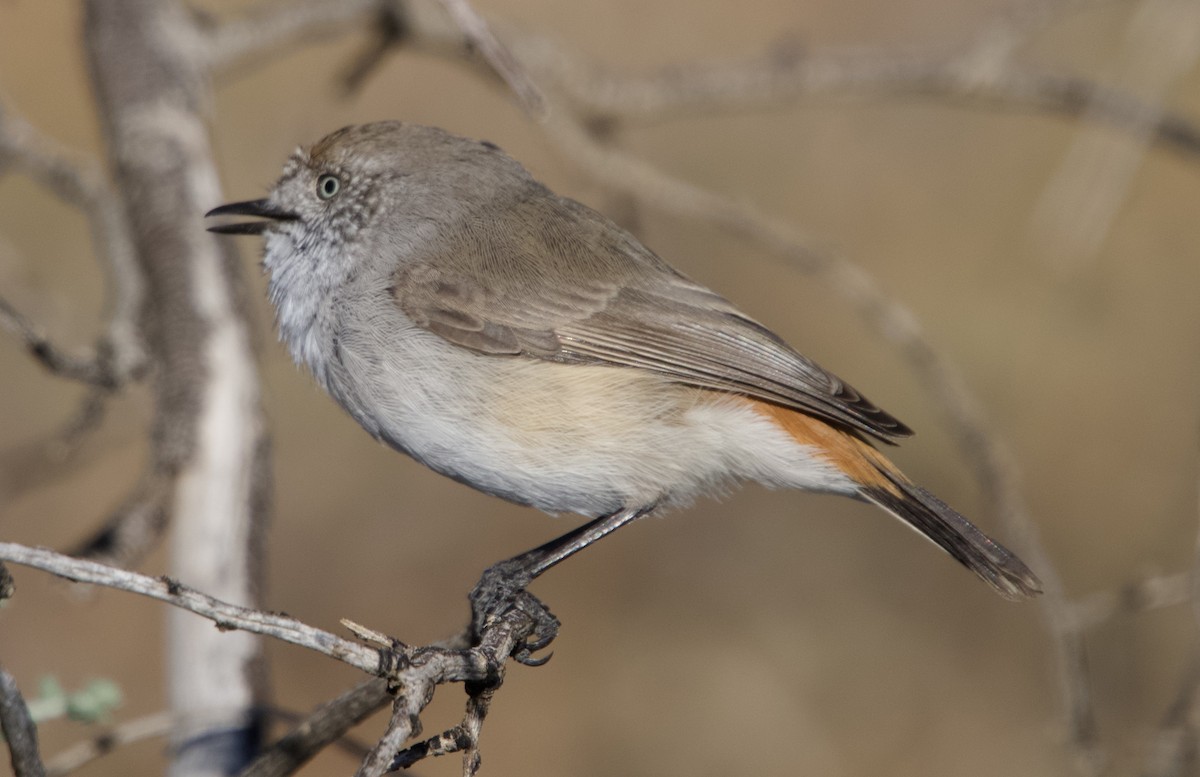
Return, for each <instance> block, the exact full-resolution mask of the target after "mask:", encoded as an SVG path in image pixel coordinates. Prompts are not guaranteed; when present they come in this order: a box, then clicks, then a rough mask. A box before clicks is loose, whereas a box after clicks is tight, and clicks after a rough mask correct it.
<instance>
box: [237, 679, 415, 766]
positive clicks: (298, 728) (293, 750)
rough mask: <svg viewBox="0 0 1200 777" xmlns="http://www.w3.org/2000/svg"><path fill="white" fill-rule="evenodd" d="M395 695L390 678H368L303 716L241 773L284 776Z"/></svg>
mask: <svg viewBox="0 0 1200 777" xmlns="http://www.w3.org/2000/svg"><path fill="white" fill-rule="evenodd" d="M391 698H392V696H391V694H390V693H389V692H388V687H387V682H386V681H384V680H381V679H373V680H368V681H366V682H365V683H362V684H360V685H358V686H356V687H354V688H351V689H350V690H349V691H346V692H345V693H343V694H342V695H340V696H338V697H337V698H335V699H331V700H330V701H327V702H325V703H324V704H322V705H320V706H319V707H317V708H316V709H315V710H313V711H312V713H311V714H309V715H308V716H306V717H304V718H303V719H302V720H300V721H299V722H298V723H297V724H296V725H295V726H294V727H293V729H292V730H291V731H290V732H288V734H286V735H285V736H284V737H283V738H281V739H280V740H279V741H278V742H275V743H274V744H272V745H271V746H269V747H267V748H266V749H265V750H263V752H262V753H261V754H259V756H258V757H257V758H255V759H254V761H253V762H251V764H250V765H249V766H247V767H246V768H245V769H244V770H242V772H241V774H240V775H239V777H284V775H288V774H292V773H293V772H295V771H296V770H297V769H299V768H300V767H301V766H302V765H303V764H304V763H305V762H307V761H308V760H309V759H310V758H312V757H313V756H314V755H316V754H317V753H319V752H320V751H321V750H322V749H324V748H325V747H326V746H327V745H329V744H330V743H331V742H334V741H336V740H338V739H339V738H341V737H342V736H343V735H344V734H345V733H346V732H347V731H348V730H349V729H350V728H351V727H352V726H355V725H357V724H358V723H360V722H362V721H363V720H365V719H366V718H367V717H369V716H370V715H372V714H373V713H374V712H376V711H377V710H379V709H381V708H382V707H383V706H384V705H385V704H387V703H388V701H390V700H391Z"/></svg>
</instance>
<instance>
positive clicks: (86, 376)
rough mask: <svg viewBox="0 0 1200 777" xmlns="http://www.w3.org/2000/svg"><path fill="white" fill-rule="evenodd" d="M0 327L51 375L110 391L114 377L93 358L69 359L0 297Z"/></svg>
mask: <svg viewBox="0 0 1200 777" xmlns="http://www.w3.org/2000/svg"><path fill="white" fill-rule="evenodd" d="M0 328H3V329H5V330H6V331H8V332H9V333H11V334H13V335H15V336H16V337H17V338H18V339H19V340H21V342H22V343H24V345H25V350H27V351H29V354H30V355H31V356H32V357H33V358H34V359H37V360H38V361H39V362H40V363H41V365H42V366H43V367H45V368H46V369H47V370H49V371H50V372H51V373H53V374H55V375H58V376H59V377H62V378H67V379H69V380H77V381H79V382H81V383H89V384H91V385H93V386H101V387H103V388H110V389H111V388H114V387H115V385H116V384H115V382H114V376H113V375H111V374H110V373H109V371H108V370H107V369H106V367H105V365H104V364H102V363H101V361H100V359H98V358H97V357H96V356H95V355H88V356H72V355H69V354H66V353H64V352H63V351H62V350H61V349H59V348H58V346H56V345H55V344H54V343H53V342H51V341H50V338H48V337H47V336H46V335H45V333H44V332H42V330H41V328H40V327H38V326H37V325H35V324H34V323H33V322H32V321H30V320H29V319H27V318H26V317H25V316H23V315H21V313H19V312H18V311H17V310H16V308H14V307H13V306H12V304H11V303H9V302H8V301H7V300H5V299H3V298H0Z"/></svg>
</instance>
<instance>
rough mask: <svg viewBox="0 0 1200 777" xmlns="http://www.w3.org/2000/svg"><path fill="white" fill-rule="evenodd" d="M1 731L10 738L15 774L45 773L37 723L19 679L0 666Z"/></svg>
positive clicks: (23, 776) (39, 775) (35, 776)
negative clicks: (18, 682)
mask: <svg viewBox="0 0 1200 777" xmlns="http://www.w3.org/2000/svg"><path fill="white" fill-rule="evenodd" d="M0 731H3V733H4V739H5V740H7V742H8V750H9V753H10V754H11V757H12V767H13V774H14V775H16V777H45V775H46V767H44V766H43V765H42V756H41V754H40V753H39V752H38V737H37V726H35V725H34V724H33V719H32V718H30V717H29V708H28V707H26V706H25V699H24V698H22V697H21V691H20V690H18V689H17V681H16V680H15V679H13V676H12V675H11V674H9V673H8V672H7V671H6V670H5V669H4V667H3V666H0Z"/></svg>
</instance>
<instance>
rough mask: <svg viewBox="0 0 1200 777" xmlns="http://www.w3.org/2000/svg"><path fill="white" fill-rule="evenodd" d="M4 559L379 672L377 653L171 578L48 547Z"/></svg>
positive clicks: (15, 548)
mask: <svg viewBox="0 0 1200 777" xmlns="http://www.w3.org/2000/svg"><path fill="white" fill-rule="evenodd" d="M0 560H4V561H10V562H12V563H14V564H21V565H23V566H29V567H34V568H36V569H40V570H42V571H44V572H49V573H51V574H53V575H57V576H59V577H62V578H65V579H67V580H71V581H73V582H77V583H91V584H93V585H101V586H105V587H106V588H115V589H118V590H121V591H128V592H130V593H135V594H139V595H141V596H146V597H149V598H151V599H156V600H158V601H160V602H166V603H168V604H171V605H174V606H175V607H179V608H181V609H184V610H188V611H189V612H194V613H196V614H197V615H200V616H202V617H204V618H208V619H209V620H211V621H213V622H214V623H216V624H217V627H218V628H220V629H222V630H225V631H228V630H233V629H241V630H243V631H248V632H251V633H254V634H262V635H265V636H269V637H274V638H276V639H279V640H282V641H284V642H289V643H291V644H293V645H299V646H301V647H306V648H308V649H310V650H315V651H317V652H318V653H321V654H323V655H327V656H329V657H331V658H336V659H337V660H339V661H342V662H345V663H347V664H349V665H350V666H353V667H355V668H357V669H361V670H362V671H364V672H369V673H371V674H374V673H375V672H376V671H377V670H378V668H379V651H377V650H372V649H370V648H367V647H364V646H362V645H360V644H358V643H356V642H351V641H350V640H347V639H343V638H341V637H339V636H337V635H335V634H331V633H329V632H328V631H324V630H322V629H318V628H315V627H313V626H308V625H307V624H304V623H301V622H300V621H298V620H296V619H295V618H289V617H288V616H286V615H276V614H272V613H268V612H263V611H261V610H254V609H250V608H248V607H239V606H238V605H236V604H229V603H228V602H222V601H220V600H219V599H215V598H213V597H211V596H208V595H207V594H203V593H201V592H199V591H196V590H193V589H192V588H189V587H188V586H186V585H183V584H182V583H180V582H178V581H176V580H172V579H170V578H168V577H149V576H147V575H143V574H139V573H137V572H131V571H129V570H127V569H119V568H117V567H111V566H108V565H107V564H100V563H97V562H95V561H87V560H84V559H79V558H73V557H71V556H66V555H63V554H61V553H56V552H54V551H52V550H48V549H46V548H31V547H28V546H25V545H18V544H16V543H12V542H0Z"/></svg>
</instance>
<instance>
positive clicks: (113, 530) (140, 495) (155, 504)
mask: <svg viewBox="0 0 1200 777" xmlns="http://www.w3.org/2000/svg"><path fill="white" fill-rule="evenodd" d="M170 495H171V487H170V479H169V478H168V477H167V475H166V473H163V472H161V471H159V469H158V468H157V467H155V466H154V465H153V464H151V465H150V467H149V470H148V471H147V472H146V473H145V474H144V475H142V478H141V480H140V481H139V482H138V484H137V486H135V487H134V489H133V492H132V493H130V494H129V496H127V497H126V498H125V500H124V501H123V502H122V503H121V504H120V506H118V507H117V509H116V510H114V511H113V512H112V514H111V515H110V516H109V517H108V519H107V520H106V521H105V522H104V525H103V526H101V527H100V528H99V529H98V530H96V531H95V532H93V534H92V535H91V536H89V537H88V538H86V539H85V540H83V541H82V542H80V543H79V544H78V545H77V546H76V547H75V548H73V549H72V550H71V555H72V556H78V557H81V558H85V559H90V560H92V561H99V562H101V563H104V564H109V565H112V566H118V567H129V566H133V565H134V564H136V563H137V561H138V560H139V559H141V558H142V557H143V556H144V555H145V554H146V553H148V552H149V551H150V550H152V549H153V548H154V547H156V546H157V545H158V542H159V540H160V539H162V535H163V532H164V531H166V528H167V525H168V516H167V506H168V500H169V498H170Z"/></svg>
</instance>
